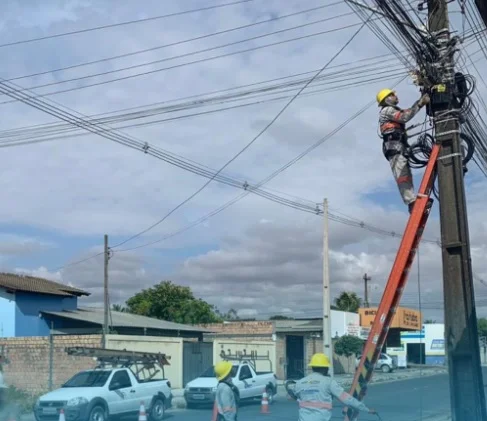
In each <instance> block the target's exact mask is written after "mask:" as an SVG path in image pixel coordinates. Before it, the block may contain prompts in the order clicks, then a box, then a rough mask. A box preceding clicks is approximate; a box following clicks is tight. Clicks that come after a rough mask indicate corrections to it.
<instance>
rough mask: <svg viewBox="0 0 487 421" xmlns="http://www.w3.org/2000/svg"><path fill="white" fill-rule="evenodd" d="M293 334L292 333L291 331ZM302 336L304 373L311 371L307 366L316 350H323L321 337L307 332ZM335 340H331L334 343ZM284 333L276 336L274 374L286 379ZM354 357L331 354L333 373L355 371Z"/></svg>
mask: <svg viewBox="0 0 487 421" xmlns="http://www.w3.org/2000/svg"><path fill="white" fill-rule="evenodd" d="M293 335H294V333H293ZM303 336H304V349H305V351H304V361H305V365H304V370H305V374H309V373H311V370H310V368H309V367H308V364H309V361H310V360H311V357H312V356H313V354H314V353H316V352H323V339H322V338H316V337H313V336H314V335H310V334H309V333H307V334H303ZM334 342H335V341H333V343H334ZM286 360H287V356H286V334H285V333H280V334H277V338H276V362H277V365H276V375H277V377H278V378H279V379H286V378H287V374H286V373H287V367H286ZM354 364H355V359H354V358H353V357H351V358H346V357H339V356H338V355H336V354H334V355H333V369H334V373H335V374H344V373H350V374H352V373H354V372H355V365H354Z"/></svg>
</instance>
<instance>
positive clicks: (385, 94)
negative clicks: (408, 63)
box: [376, 89, 394, 105]
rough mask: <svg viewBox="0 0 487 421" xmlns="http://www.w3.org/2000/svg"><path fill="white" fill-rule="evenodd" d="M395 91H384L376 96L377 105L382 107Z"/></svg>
mask: <svg viewBox="0 0 487 421" xmlns="http://www.w3.org/2000/svg"><path fill="white" fill-rule="evenodd" d="M393 93H394V91H393V90H392V89H382V90H381V91H379V93H378V94H377V96H376V99H377V103H378V104H379V105H380V104H381V103H382V101H384V99H386V98H387V97H388V96H389V95H390V94H393Z"/></svg>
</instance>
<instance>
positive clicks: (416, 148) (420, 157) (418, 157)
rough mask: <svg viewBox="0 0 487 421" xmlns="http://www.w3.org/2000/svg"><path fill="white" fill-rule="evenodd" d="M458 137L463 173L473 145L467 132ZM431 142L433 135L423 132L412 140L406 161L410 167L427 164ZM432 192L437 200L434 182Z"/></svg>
mask: <svg viewBox="0 0 487 421" xmlns="http://www.w3.org/2000/svg"><path fill="white" fill-rule="evenodd" d="M460 139H461V144H460V146H461V148H462V155H463V161H462V163H463V174H465V173H466V172H467V163H468V162H469V161H470V160H471V159H472V156H473V153H474V151H475V147H474V142H473V140H472V138H471V137H470V136H468V135H467V134H465V133H461V134H460ZM433 143H434V139H433V136H432V135H431V134H429V133H423V134H422V135H420V136H419V137H418V139H417V140H416V142H414V143H413V144H412V145H411V146H410V147H409V153H408V161H409V166H410V167H411V168H415V169H419V168H423V167H425V166H426V165H427V164H428V161H429V158H430V155H431V151H432V149H433ZM433 194H434V195H435V197H436V199H437V200H438V201H439V200H440V197H439V194H438V188H437V186H436V184H435V185H434V186H433Z"/></svg>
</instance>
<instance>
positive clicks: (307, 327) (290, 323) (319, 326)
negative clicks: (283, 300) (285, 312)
mask: <svg viewBox="0 0 487 421" xmlns="http://www.w3.org/2000/svg"><path fill="white" fill-rule="evenodd" d="M274 323H275V326H276V333H283V332H314V331H321V330H323V321H322V320H321V319H318V320H275V321H274Z"/></svg>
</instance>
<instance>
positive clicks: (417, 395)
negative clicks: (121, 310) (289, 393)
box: [22, 368, 487, 421]
mask: <svg viewBox="0 0 487 421" xmlns="http://www.w3.org/2000/svg"><path fill="white" fill-rule="evenodd" d="M483 372H484V379H487V368H483ZM449 402H450V397H449V383H448V376H447V375H446V374H439V375H434V376H428V377H423V378H414V379H407V380H398V381H395V382H391V383H378V384H372V385H370V386H369V393H368V395H367V399H366V403H367V405H368V406H370V407H372V408H375V409H376V410H377V411H379V414H380V416H381V418H382V421H419V420H421V419H423V421H428V418H430V417H436V416H441V415H444V414H448V413H449V411H450V403H449ZM270 411H271V413H270V414H261V413H260V402H257V403H250V404H244V405H242V406H241V407H240V408H239V414H238V420H239V421H259V420H262V421H264V420H267V421H296V420H297V419H298V409H297V404H296V402H294V401H290V400H288V399H286V398H285V397H283V396H278V397H276V399H275V402H274V403H273V404H272V405H271V406H270ZM211 414H212V410H211V408H208V409H190V410H186V409H171V410H169V411H168V412H167V415H166V420H167V421H210V420H211ZM33 418H34V417H33V416H32V414H29V415H26V416H24V417H22V421H33ZM332 419H333V421H335V420H336V421H338V420H343V416H342V415H341V405H340V403H339V402H337V401H336V403H335V408H334V411H333V418H332ZM359 419H360V420H361V421H377V418H376V417H375V416H373V415H369V414H365V413H364V414H361V415H360V417H359Z"/></svg>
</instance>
